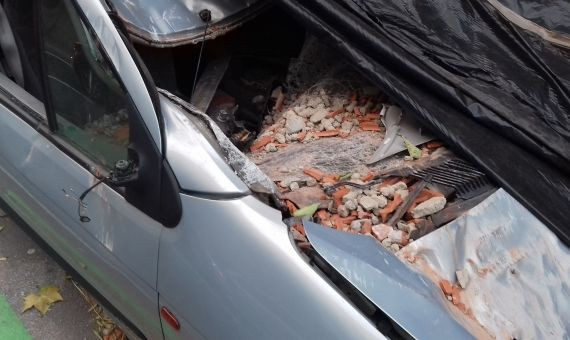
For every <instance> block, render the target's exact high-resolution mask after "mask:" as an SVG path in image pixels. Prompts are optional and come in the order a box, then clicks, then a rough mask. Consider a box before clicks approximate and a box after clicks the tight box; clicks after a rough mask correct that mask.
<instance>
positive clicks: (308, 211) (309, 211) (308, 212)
mask: <svg viewBox="0 0 570 340" xmlns="http://www.w3.org/2000/svg"><path fill="white" fill-rule="evenodd" d="M320 206H321V204H320V203H314V204H311V205H308V206H306V207H304V208H302V209H299V210H297V211H295V212H294V213H293V216H295V217H305V216H313V214H314V213H315V212H316V211H317V209H319V207H320Z"/></svg>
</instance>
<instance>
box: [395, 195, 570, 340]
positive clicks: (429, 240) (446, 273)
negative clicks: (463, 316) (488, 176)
mask: <svg viewBox="0 0 570 340" xmlns="http://www.w3.org/2000/svg"><path fill="white" fill-rule="evenodd" d="M404 254H405V255H404ZM398 255H400V256H403V257H404V258H410V256H413V257H414V258H415V262H414V263H415V265H416V266H417V267H419V268H420V270H421V271H424V272H427V273H429V275H428V276H431V278H432V279H435V280H438V279H447V280H449V281H451V282H454V281H456V279H455V278H456V271H464V272H465V273H467V274H468V277H469V281H468V282H467V285H466V287H465V289H463V290H462V292H461V301H462V302H464V303H465V304H466V306H467V308H470V309H471V311H472V312H473V317H474V318H475V319H476V320H477V321H478V322H479V323H480V324H481V326H483V327H484V328H485V329H486V330H487V331H488V332H489V333H490V334H491V335H492V336H494V337H495V338H497V339H566V338H568V337H570V250H569V249H568V248H567V247H566V246H564V245H563V244H562V243H561V242H560V240H558V239H557V238H556V236H555V235H554V234H553V233H552V232H551V231H550V230H548V228H546V226H545V225H544V224H542V223H541V222H540V221H539V220H538V219H536V218H535V217H534V216H532V215H531V214H530V213H529V212H528V211H527V210H526V209H525V208H524V207H522V206H521V205H520V204H519V203H517V201H515V200H514V199H513V198H512V197H511V196H509V195H508V194H507V193H506V192H505V191H504V190H502V189H500V190H498V191H497V192H495V193H494V194H492V195H491V196H490V197H488V198H487V199H486V200H485V201H483V202H482V203H480V204H479V205H478V206H476V207H475V208H473V209H471V210H469V212H468V213H466V214H465V215H464V216H462V217H460V218H458V219H457V220H455V221H453V222H451V223H450V224H448V225H446V226H444V227H442V228H440V229H438V230H436V231H434V232H432V233H430V234H428V235H426V236H424V237H422V238H421V239H419V240H416V241H414V242H412V243H411V244H410V245H408V246H407V247H405V248H402V249H401V250H400V252H399V253H398ZM433 274H435V276H434V275H433Z"/></svg>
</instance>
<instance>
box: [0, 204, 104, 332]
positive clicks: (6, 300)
mask: <svg viewBox="0 0 570 340" xmlns="http://www.w3.org/2000/svg"><path fill="white" fill-rule="evenodd" d="M2 216H5V213H4V212H3V211H1V210H0V229H2V230H1V231H0V340H4V339H10V340H12V339H14V340H19V339H42V340H43V339H57V340H64V339H88V340H91V339H98V337H97V336H96V335H95V333H94V331H93V330H94V327H95V320H94V319H93V317H92V316H91V315H90V314H89V310H88V309H89V306H88V305H87V303H86V302H85V301H84V300H83V297H82V296H81V295H80V293H79V291H78V290H77V289H76V288H75V286H74V285H73V283H72V282H71V281H70V280H69V279H68V277H67V274H66V273H65V271H64V270H63V269H62V268H61V267H60V266H59V265H58V264H57V263H56V262H55V261H54V260H53V259H52V258H51V257H50V256H49V255H48V254H47V253H46V252H44V251H43V250H42V249H41V248H40V247H39V246H38V244H36V243H35V242H34V240H33V239H31V238H30V237H29V236H28V234H26V233H25V232H24V231H23V230H22V229H21V228H20V226H18V225H17V224H16V223H15V222H14V221H13V220H12V219H11V218H10V217H8V216H5V217H2ZM2 227H3V228H2ZM4 258H5V259H4ZM46 285H56V286H58V287H59V289H60V294H61V296H62V297H63V301H61V302H57V303H54V304H53V305H52V306H51V309H50V310H49V311H48V312H47V314H46V315H45V316H41V314H40V313H39V312H38V311H37V310H35V309H32V310H28V311H26V312H24V313H22V312H21V311H22V305H23V303H24V298H25V296H26V295H28V294H30V293H37V291H38V288H40V287H44V286H46Z"/></svg>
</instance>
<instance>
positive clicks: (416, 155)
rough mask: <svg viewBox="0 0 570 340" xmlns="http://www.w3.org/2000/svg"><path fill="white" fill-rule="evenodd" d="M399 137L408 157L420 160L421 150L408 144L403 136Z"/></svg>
mask: <svg viewBox="0 0 570 340" xmlns="http://www.w3.org/2000/svg"><path fill="white" fill-rule="evenodd" d="M401 137H402V139H403V140H404V145H405V146H406V148H407V149H408V153H409V154H410V156H412V157H413V158H414V159H420V158H421V157H422V150H420V149H419V148H418V147H416V146H415V145H414V144H412V143H410V141H409V140H407V139H406V138H405V137H404V136H401Z"/></svg>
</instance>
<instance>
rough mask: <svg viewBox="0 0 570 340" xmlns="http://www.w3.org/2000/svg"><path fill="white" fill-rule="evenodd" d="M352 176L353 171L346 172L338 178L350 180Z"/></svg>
mask: <svg viewBox="0 0 570 340" xmlns="http://www.w3.org/2000/svg"><path fill="white" fill-rule="evenodd" d="M351 177H352V174H351V173H346V174H344V175H341V176H340V177H339V179H338V180H339V181H348V180H349V179H350V178H351Z"/></svg>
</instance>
